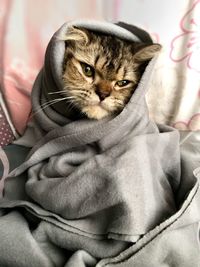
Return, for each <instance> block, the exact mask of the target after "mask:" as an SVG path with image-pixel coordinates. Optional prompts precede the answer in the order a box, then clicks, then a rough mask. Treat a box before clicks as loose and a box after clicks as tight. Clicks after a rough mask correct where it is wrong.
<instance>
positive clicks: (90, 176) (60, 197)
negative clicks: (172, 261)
mask: <svg viewBox="0 0 200 267" xmlns="http://www.w3.org/2000/svg"><path fill="white" fill-rule="evenodd" d="M71 24H73V25H75V26H82V27H85V28H87V29H93V30H94V29H95V30H96V31H100V32H104V33H109V34H114V35H116V36H118V37H120V38H124V39H128V40H130V41H141V34H139V35H137V34H136V35H134V30H135V28H133V32H131V31H128V30H127V29H128V28H127V27H126V29H124V28H123V25H125V24H123V23H122V24H119V25H113V24H111V23H103V22H98V23H96V22H95V23H94V22H87V21H86V22H79V21H78V22H76V21H75V22H71V23H66V24H64V25H63V26H62V27H61V28H60V29H59V30H58V31H57V32H56V33H55V35H54V36H53V37H52V39H51V41H50V43H49V45H48V48H47V52H46V57H45V64H44V68H43V69H42V70H41V72H40V73H39V75H38V77H37V79H36V82H35V84H34V88H33V93H32V104H33V114H34V123H33V124H31V128H30V129H32V127H34V133H35V134H34V136H33V134H32V135H31V139H32V140H31V143H34V142H35V144H34V146H33V147H32V149H31V151H30V152H29V154H28V156H27V158H26V160H25V161H24V163H22V164H21V165H20V166H19V167H18V168H16V169H14V170H13V171H12V172H11V174H10V177H9V178H8V179H7V180H6V185H5V190H4V199H2V200H1V201H0V208H1V209H0V210H2V216H1V217H0V229H3V231H4V230H5V231H9V233H10V234H9V236H10V238H11V236H12V238H18V236H20V235H22V236H23V234H22V232H23V231H26V232H27V234H26V235H25V236H23V238H22V241H20V242H21V246H22V249H24V251H25V252H24V253H22V252H21V250H20V248H17V246H16V244H15V245H14V248H13V246H12V244H10V243H9V241H8V243H6V242H7V241H4V242H5V244H4V246H5V247H6V249H8V250H9V251H14V252H15V254H16V255H17V254H18V253H19V257H20V255H22V254H23V255H24V259H22V260H20V259H19V264H18V265H15V267H16V266H20V267H22V266H27V265H25V264H27V261H28V262H29V259H28V257H27V255H28V249H30V250H31V248H34V251H35V257H34V258H35V260H34V259H31V260H32V261H33V262H34V264H33V263H32V265H30V264H28V266H48V267H50V266H58V267H61V266H95V265H96V264H97V266H105V265H106V266H111V265H109V260H110V259H107V260H103V261H99V260H101V259H105V258H110V257H114V256H117V255H118V254H119V253H121V252H122V254H121V255H122V256H119V257H121V258H120V261H121V260H122V258H123V257H124V255H128V251H131V249H132V245H133V244H134V243H136V242H137V243H136V245H133V247H134V246H136V247H138V250H139V248H140V247H142V244H144V243H145V242H146V241H147V240H148V238H149V241H148V242H150V240H152V239H153V238H154V236H156V234H158V232H159V231H161V232H162V231H164V229H165V228H167V225H170V224H173V222H174V221H176V220H178V218H179V217H181V216H182V215H181V214H184V212H183V210H184V209H185V210H187V207H189V204H187V203H188V201H189V200H188V198H189V199H190V202H191V203H192V199H193V198H194V196H195V195H196V194H197V193H198V182H197V178H196V177H197V175H196V174H195V175H194V174H193V173H190V174H189V177H187V179H188V181H187V179H186V178H184V175H183V174H182V160H181V152H180V145H179V139H180V135H179V133H178V131H176V130H175V129H173V128H171V127H169V126H164V125H156V124H155V123H154V122H152V121H150V119H149V116H148V109H147V106H146V102H145V93H146V91H147V89H148V83H149V79H150V77H151V73H152V70H153V68H154V64H155V62H156V58H154V59H153V60H152V61H151V62H150V63H149V64H148V66H147V68H146V70H145V72H144V74H143V77H142V79H141V81H140V83H139V85H138V87H137V89H136V90H135V92H134V94H133V95H132V97H131V99H130V101H129V102H128V103H127V105H126V106H125V108H124V109H123V111H122V112H121V113H120V114H119V115H117V116H115V117H114V116H109V117H106V118H104V119H102V120H99V121H97V120H87V119H80V120H76V121H72V120H70V119H69V118H67V116H64V115H63V113H62V114H60V113H59V112H57V111H56V110H55V109H53V108H52V107H51V106H49V107H47V108H45V109H40V108H41V107H42V105H43V104H44V103H45V102H46V101H47V100H48V99H47V98H48V97H47V92H53V91H58V90H62V86H63V84H62V79H61V76H62V63H63V58H64V49H65V43H64V41H63V36H64V34H65V33H66V32H67V29H68V27H69V25H71ZM120 25H121V26H120ZM129 27H130V25H129ZM137 31H138V28H137ZM137 31H136V32H137ZM28 131H29V129H28V130H27V132H28ZM29 137H30V135H29V133H28V134H25V136H24V137H23V138H22V139H21V140H19V142H18V143H19V144H21V145H22V144H26V143H27V141H30V139H29ZM29 145H30V143H29ZM22 177H23V179H22ZM20 179H21V180H20ZM19 180H20V184H21V186H22V187H23V190H22V189H20V193H19V189H18V186H17V185H18V181H19ZM182 184H184V186H182ZM10 188H12V190H10ZM13 188H14V189H15V190H14V191H13ZM180 189H181V192H180ZM190 191H191V192H190ZM198 194H199V193H198ZM191 195H192V196H193V197H191ZM186 197H187V200H186ZM184 201H186V202H184ZM183 203H186V204H185V206H184V204H183ZM4 212H5V213H4ZM184 216H185V215H184ZM188 216H189V217H188V218H189V219H188V220H187V219H186V224H185V225H188V224H190V223H191V216H190V215H188ZM199 219H200V215H199V214H198V215H197V217H196V222H198V220H199ZM3 220H5V222H6V223H7V224H8V223H9V227H8V228H6V227H5V226H4V227H3V228H2V222H3ZM170 220H171V221H170ZM11 221H12V224H11ZM15 222H16V224H15ZM158 225H160V226H159V227H158V228H156V226H158ZM181 225H182V224H180V225H178V226H175V229H176V227H181ZM18 226H19V227H18ZM16 227H17V231H16V232H15V231H13V229H14V228H16ZM162 229H163V230H162ZM149 233H150V234H149ZM1 235H2V232H1V230H0V238H1V237H2V236H1ZM143 236H144V237H145V238H143ZM150 237H151V238H150ZM6 239H7V240H8V238H6ZM138 240H139V241H138ZM145 240H146V241H145ZM0 246H1V245H0ZM128 247H130V248H129V249H128V250H126V249H127V248H128ZM133 250H134V249H133ZM123 251H125V252H124V253H123ZM12 253H13V252H12ZM135 253H136V252H135ZM5 255H6V254H5V253H4V252H3V253H2V251H1V250H0V263H2V262H3V260H6V259H7V258H6V256H5ZM125 257H127V256H125ZM117 259H118V258H116V259H114V260H112V259H111V262H112V261H115V260H116V261H118V260H117ZM123 260H124V259H123ZM104 261H105V263H104ZM98 262H99V263H98ZM20 264H21V265H20ZM111 264H112V263H111ZM131 264H132V263H131ZM138 264H139V263H138ZM10 266H14V265H10ZM124 266H129V265H124ZM130 266H133V265H130ZM134 266H148V265H137V264H136V265H134ZM152 266H153V265H152ZM176 266H179V265H176ZM180 266H181V265H180ZM182 266H186V265H182ZM194 266H196V265H194Z"/></svg>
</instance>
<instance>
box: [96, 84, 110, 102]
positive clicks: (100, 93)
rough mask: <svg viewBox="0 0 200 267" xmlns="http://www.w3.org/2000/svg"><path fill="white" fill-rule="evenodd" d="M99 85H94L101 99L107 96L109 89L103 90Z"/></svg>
mask: <svg viewBox="0 0 200 267" xmlns="http://www.w3.org/2000/svg"><path fill="white" fill-rule="evenodd" d="M103 89H104V88H101V87H100V86H96V89H95V93H96V94H97V95H98V96H99V98H100V100H101V101H103V100H104V99H105V98H106V97H107V96H109V95H110V90H103Z"/></svg>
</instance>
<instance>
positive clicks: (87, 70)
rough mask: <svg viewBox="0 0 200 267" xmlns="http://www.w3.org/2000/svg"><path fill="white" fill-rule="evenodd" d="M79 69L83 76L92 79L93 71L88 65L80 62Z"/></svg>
mask: <svg viewBox="0 0 200 267" xmlns="http://www.w3.org/2000/svg"><path fill="white" fill-rule="evenodd" d="M81 67H82V70H83V73H84V75H85V76H87V77H94V69H93V67H91V66H90V65H88V64H86V63H83V62H81Z"/></svg>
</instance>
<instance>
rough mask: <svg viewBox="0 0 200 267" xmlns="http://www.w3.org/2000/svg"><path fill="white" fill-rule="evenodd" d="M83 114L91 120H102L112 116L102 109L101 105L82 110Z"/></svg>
mask: <svg viewBox="0 0 200 267" xmlns="http://www.w3.org/2000/svg"><path fill="white" fill-rule="evenodd" d="M82 112H83V113H85V114H86V115H87V117H88V118H89V119H96V120H100V119H103V118H104V117H106V116H108V115H109V114H110V112H109V111H107V110H106V109H104V108H102V107H101V106H100V105H90V106H86V107H84V108H83V109H82Z"/></svg>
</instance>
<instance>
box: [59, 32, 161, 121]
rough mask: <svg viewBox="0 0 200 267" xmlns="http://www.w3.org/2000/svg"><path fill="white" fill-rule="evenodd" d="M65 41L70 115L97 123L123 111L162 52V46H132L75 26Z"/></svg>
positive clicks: (65, 71) (115, 38)
mask: <svg viewBox="0 0 200 267" xmlns="http://www.w3.org/2000/svg"><path fill="white" fill-rule="evenodd" d="M65 41H66V50H65V60H64V64H63V84H64V91H63V92H64V95H65V99H66V101H67V103H68V115H70V116H72V117H73V115H75V114H73V113H76V115H75V116H74V118H80V117H87V118H90V119H97V120H99V119H102V118H104V117H105V116H107V115H109V114H117V113H119V112H120V111H121V110H122V109H123V108H124V106H125V105H126V103H127V102H128V101H129V99H130V97H131V95H132V94H133V92H134V90H135V88H136V87H137V85H138V82H139V80H140V78H141V75H142V73H143V71H144V68H145V67H146V65H147V63H148V62H149V61H150V60H151V59H152V57H154V55H155V54H156V53H157V52H158V51H159V50H160V49H161V46H160V45H159V44H144V43H136V42H135V43H133V42H130V41H126V40H122V39H120V38H117V37H115V36H111V35H106V34H102V33H97V32H94V31H89V30H86V29H81V28H76V27H70V28H69V30H68V33H67V35H66V38H65ZM65 104H66V103H65ZM69 106H70V107H71V108H69Z"/></svg>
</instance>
